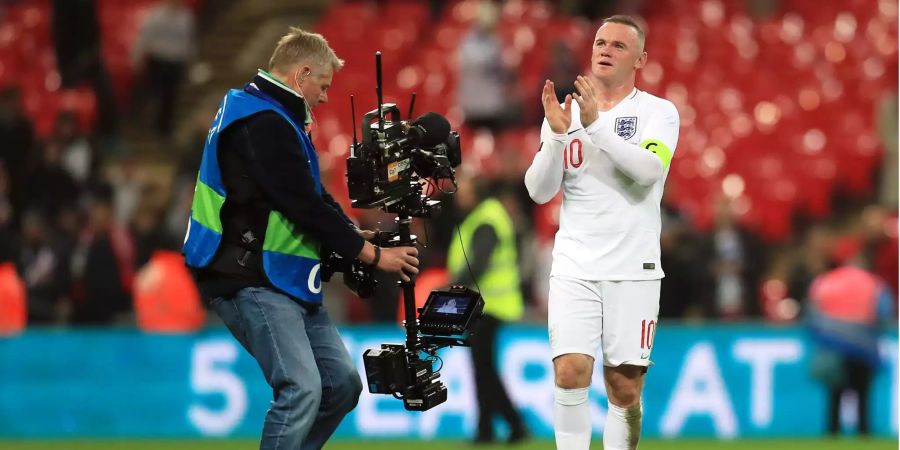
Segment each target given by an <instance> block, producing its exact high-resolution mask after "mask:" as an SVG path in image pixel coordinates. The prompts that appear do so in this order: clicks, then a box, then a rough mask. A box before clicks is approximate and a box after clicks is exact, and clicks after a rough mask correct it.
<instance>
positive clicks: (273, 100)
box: [184, 28, 418, 449]
mask: <svg viewBox="0 0 900 450" xmlns="http://www.w3.org/2000/svg"><path fill="white" fill-rule="evenodd" d="M341 66H343V61H342V60H340V59H338V57H337V55H335V53H334V51H333V50H332V49H331V48H330V47H329V46H328V43H327V42H326V41H325V39H324V38H323V37H322V36H321V35H319V34H313V33H309V32H306V31H303V30H301V29H299V28H290V31H289V32H288V33H287V34H286V35H285V36H284V37H282V38H281V40H280V41H279V42H278V45H277V46H276V47H275V51H274V52H273V54H272V58H271V59H270V60H269V70H268V71H265V70H259V72H258V74H257V75H256V76H255V77H254V78H253V80H252V81H251V82H250V83H249V84H247V85H246V86H245V87H244V89H243V90H235V89H232V90H230V91H229V92H228V93H227V94H226V95H225V98H224V99H223V100H222V104H221V106H220V107H219V111H218V113H217V114H216V118H215V120H214V122H213V124H212V127H211V128H210V130H209V136H208V138H207V140H206V144H205V147H204V149H203V159H202V162H201V166H200V174H199V177H198V181H197V187H196V189H195V193H194V203H193V207H192V210H191V220H190V223H189V226H188V232H187V238H186V240H185V244H184V254H185V259H186V262H187V264H188V266H190V267H191V268H193V269H194V273H195V277H196V279H197V283H198V286H199V288H200V292H201V294H202V296H203V297H204V298H205V299H207V300H208V301H209V302H210V304H211V306H212V307H213V308H214V309H215V310H216V312H217V313H218V314H219V316H220V317H221V318H222V320H223V321H224V322H225V324H226V325H227V326H228V329H229V330H230V331H231V333H232V334H233V335H234V337H235V338H236V339H237V340H238V341H239V342H240V343H241V345H243V346H244V348H246V349H247V351H248V352H249V353H250V354H251V355H253V357H254V358H255V359H256V361H257V362H258V363H259V366H260V368H261V369H262V372H263V375H264V376H265V378H266V381H267V382H268V383H269V386H271V387H272V390H273V401H272V403H271V407H270V408H269V411H268V412H267V414H266V420H265V424H264V425H263V431H262V439H261V442H260V448H261V449H270V448H271V449H274V448H278V449H318V448H321V447H322V446H323V445H324V444H325V441H326V440H327V439H328V438H329V436H331V434H332V433H333V432H334V430H335V429H336V428H337V426H338V424H339V423H340V422H341V420H342V419H343V417H344V416H345V415H346V414H347V413H348V412H350V410H352V409H353V408H354V407H355V406H356V403H357V400H358V398H359V394H360V392H361V389H362V386H361V382H360V379H359V375H358V373H357V371H356V368H355V367H354V365H353V361H352V360H351V358H350V355H349V354H348V353H347V349H346V348H345V347H344V344H343V342H342V341H341V337H340V335H339V334H338V332H337V329H336V328H335V326H334V324H333V323H332V322H331V319H330V318H329V316H328V313H327V311H326V310H325V308H324V307H323V306H322V284H321V279H320V269H321V263H320V258H321V256H322V255H325V254H327V252H329V251H334V252H336V253H337V254H339V255H340V256H341V257H343V258H347V259H353V258H358V259H360V260H361V261H362V262H364V263H367V264H371V265H374V266H375V267H377V268H378V269H380V270H383V271H386V272H393V273H397V274H399V275H400V276H401V278H403V279H404V280H407V279H408V278H409V275H411V274H415V273H417V272H418V269H417V266H418V259H417V255H418V252H417V250H416V249H415V248H413V247H399V248H385V249H379V248H378V247H376V246H374V245H372V244H371V243H369V242H366V241H365V240H364V239H363V236H365V237H370V235H371V232H368V231H365V232H364V231H361V230H359V229H357V228H356V227H355V226H353V225H352V223H351V222H350V220H349V219H348V218H347V216H346V215H344V213H343V212H342V210H341V208H340V206H339V205H338V204H337V203H336V202H335V201H334V199H333V198H332V197H331V196H330V195H329V194H328V193H327V192H326V191H325V189H324V188H323V186H322V183H321V180H320V178H319V163H318V157H317V156H316V152H315V149H314V148H313V145H312V142H311V139H310V136H309V134H308V131H307V130H308V127H309V125H310V123H312V114H311V113H310V109H311V108H314V107H316V106H318V105H319V104H322V103H325V102H326V101H327V100H328V94H327V91H328V87H329V86H330V85H331V80H332V77H333V75H334V72H335V71H337V70H338V69H340V68H341Z"/></svg>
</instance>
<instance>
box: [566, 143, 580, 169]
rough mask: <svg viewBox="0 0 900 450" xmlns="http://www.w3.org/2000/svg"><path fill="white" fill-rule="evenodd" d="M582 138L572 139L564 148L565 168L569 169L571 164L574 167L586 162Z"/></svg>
mask: <svg viewBox="0 0 900 450" xmlns="http://www.w3.org/2000/svg"><path fill="white" fill-rule="evenodd" d="M582 146H583V145H582V143H581V139H572V140H571V141H569V145H567V146H566V148H565V149H563V168H564V169H568V168H569V165H571V166H572V168H573V169H577V168H579V167H581V164H582V163H584V152H583V151H582Z"/></svg>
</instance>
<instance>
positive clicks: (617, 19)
mask: <svg viewBox="0 0 900 450" xmlns="http://www.w3.org/2000/svg"><path fill="white" fill-rule="evenodd" d="M608 23H617V24H619V25H625V26H629V27H631V28H634V31H637V35H638V44H639V45H640V47H641V51H643V50H644V28H643V27H641V25H640V24H639V23H638V21H637V20H636V19H635V18H634V17H631V16H626V15H625V14H616V15H614V16H609V17H607V18H605V19H603V20H601V21H600V26H601V27H602V26H603V25H606V24H608Z"/></svg>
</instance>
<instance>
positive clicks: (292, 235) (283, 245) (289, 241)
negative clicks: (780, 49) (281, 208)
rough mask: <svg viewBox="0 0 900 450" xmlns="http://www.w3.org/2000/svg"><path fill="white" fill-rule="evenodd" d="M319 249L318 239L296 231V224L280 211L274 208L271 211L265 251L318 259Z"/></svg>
mask: <svg viewBox="0 0 900 450" xmlns="http://www.w3.org/2000/svg"><path fill="white" fill-rule="evenodd" d="M318 249H319V243H318V242H317V241H316V240H314V239H312V238H311V237H309V236H307V235H304V234H301V233H296V232H294V225H293V224H292V223H291V222H290V221H289V220H287V218H285V217H284V216H283V215H282V214H281V213H280V212H278V211H275V210H273V211H271V212H270V213H269V223H268V225H266V239H265V240H264V241H263V251H268V252H277V253H284V254H287V255H294V256H304V257H306V258H314V259H318V258H319V250H318Z"/></svg>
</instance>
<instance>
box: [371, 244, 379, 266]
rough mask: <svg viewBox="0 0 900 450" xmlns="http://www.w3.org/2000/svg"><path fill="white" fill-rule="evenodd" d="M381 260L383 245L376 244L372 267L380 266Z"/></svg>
mask: <svg viewBox="0 0 900 450" xmlns="http://www.w3.org/2000/svg"><path fill="white" fill-rule="evenodd" d="M379 261H381V247H379V246H377V245H376V246H375V259H373V260H372V267H374V268H376V269H377V268H378V262H379Z"/></svg>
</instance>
